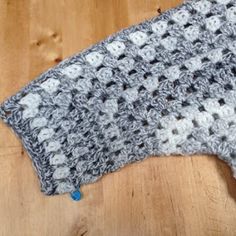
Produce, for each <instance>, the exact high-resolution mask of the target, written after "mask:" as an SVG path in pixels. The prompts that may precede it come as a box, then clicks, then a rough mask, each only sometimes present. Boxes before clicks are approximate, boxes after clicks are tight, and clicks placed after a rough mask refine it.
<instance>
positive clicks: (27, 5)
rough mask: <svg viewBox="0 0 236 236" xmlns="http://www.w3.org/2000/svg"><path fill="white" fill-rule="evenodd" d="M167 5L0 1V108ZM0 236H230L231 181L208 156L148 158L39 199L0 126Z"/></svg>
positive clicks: (12, 139)
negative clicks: (77, 197) (76, 190)
mask: <svg viewBox="0 0 236 236" xmlns="http://www.w3.org/2000/svg"><path fill="white" fill-rule="evenodd" d="M179 3H181V1H177V0H172V1H165V0H159V1H158V0H0V29H1V33H0V72H1V76H0V90H1V91H0V101H3V100H4V99H5V98H6V97H8V96H10V95H11V94H13V93H15V92H17V90H18V89H20V88H21V87H22V86H24V85H25V84H26V83H28V82H30V81H31V80H32V79H33V78H34V77H35V76H37V75H39V74H40V73H41V72H43V71H44V70H46V69H48V68H49V67H51V66H53V65H55V64H57V63H58V62H59V61H61V60H62V59H64V58H65V57H67V56H69V55H72V54H73V53H75V52H78V51H80V50H82V49H83V48H86V47H88V46H90V45H91V44H93V43H96V42H98V41H99V40H102V39H103V38H105V37H106V36H108V35H109V34H111V33H114V32H116V31H118V30H120V29H122V28H123V27H128V26H130V25H132V24H135V23H138V22H140V21H142V20H144V19H148V18H149V17H153V16H155V15H157V14H158V11H160V10H158V9H161V10H162V11H165V10H166V9H168V8H170V7H174V6H176V5H178V4H179ZM0 173H1V181H0V193H1V196H0V225H1V226H0V235H4V236H5V235H6V236H8V235H9V236H10V235H11V236H12V235H14V236H18V235H19V236H22V235H24V236H28V235H29V236H34V235H37V236H44V235H46V236H47V235H48V236H54V235H55V236H58V235H62V236H75V235H78V236H79V235H81V236H82V235H84V236H85V235H86V236H90V235H92V236H93V235H96V236H100V235H104V236H110V235H112V236H126V235H127V236H130V235H135V236H136V235H137V236H150V235H151V236H152V235H153V236H154V235H155V236H156V235H191V236H192V235H197V236H200V235H224V236H228V235H236V223H235V222H236V204H235V199H236V181H235V180H234V179H233V178H232V175H231V172H230V169H229V167H227V166H226V164H225V163H223V162H222V161H220V160H218V159H216V158H215V157H214V156H193V157H174V156H173V157H168V158H167V157H166V158H163V157H161V158H155V157H153V158H149V159H147V160H145V161H142V162H139V163H135V164H131V165H129V166H126V167H124V168H123V169H121V170H120V171H118V172H115V173H112V174H108V175H106V176H104V177H103V178H102V179H101V180H100V181H98V182H96V183H94V184H90V185H87V186H84V187H82V189H81V190H82V192H83V194H84V197H83V200H82V201H80V202H74V201H72V200H71V199H70V197H69V196H68V195H63V196H54V197H47V196H44V195H43V194H42V193H41V192H40V189H39V182H38V179H37V177H36V173H35V172H34V170H33V168H32V164H31V161H30V158H29V157H28V156H27V153H26V152H25V151H24V149H23V148H22V145H21V143H20V141H19V140H18V139H17V138H16V136H15V135H14V134H13V133H12V131H11V130H10V129H9V128H8V127H7V126H6V125H4V124H3V123H2V122H1V123H0Z"/></svg>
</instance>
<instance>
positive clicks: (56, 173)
mask: <svg viewBox="0 0 236 236" xmlns="http://www.w3.org/2000/svg"><path fill="white" fill-rule="evenodd" d="M235 23H236V1H235V0H214V1H213V0H212V1H210V0H198V1H192V0H191V1H186V2H184V3H183V4H181V5H179V6H178V7H175V8H172V9H170V10H168V11H166V12H164V13H162V14H161V15H159V16H156V17H154V18H151V19H149V20H146V21H144V22H141V23H139V24H136V25H133V26H130V27H129V28H126V29H123V30H122V31H119V32H117V33H115V34H113V35H110V36H109V37H107V38H106V39H104V40H103V41H101V42H98V43H96V44H95V45H92V46H90V47H89V48H87V49H85V50H83V51H81V52H79V53H77V54H75V55H73V56H71V57H69V58H67V59H65V60H64V61H62V62H61V63H59V64H58V65H56V66H55V67H53V68H51V69H49V70H48V71H46V72H44V73H42V74H41V75H39V76H38V77H37V78H36V79H35V80H33V81H31V82H30V83H29V84H28V85H26V86H25V87H24V88H22V89H21V90H20V91H19V92H17V93H16V94H15V95H13V96H11V97H9V98H8V99H6V100H5V101H4V102H3V103H2V104H1V106H0V116H1V118H2V119H3V121H4V122H6V123H7V124H8V125H9V126H10V127H11V128H12V129H13V131H14V132H15V133H16V134H17V136H18V137H19V138H20V140H21V142H22V144H23V145H24V147H25V149H26V150H27V152H28V154H29V156H30V157H31V159H32V163H33V166H34V168H35V170H36V172H37V174H38V177H39V180H40V186H41V191H42V192H43V193H45V194H46V195H54V194H62V193H67V192H73V191H75V190H76V189H78V187H79V186H80V185H82V184H87V183H91V182H94V181H96V180H98V179H99V178H100V177H101V176H102V175H104V174H106V173H109V172H113V171H115V170H118V169H119V168H121V167H122V166H124V165H126V164H128V163H131V162H135V161H140V160H142V159H144V158H146V157H148V156H151V155H152V156H153V155H156V156H160V155H166V156H168V155H171V154H180V155H190V154H196V153H199V154H200V153H201V154H214V155H217V156H218V157H219V158H220V159H222V160H224V161H225V162H226V163H228V165H229V166H230V167H231V168H232V170H233V171H234V174H235V175H236V83H235V80H236V40H235V39H236V24H235Z"/></svg>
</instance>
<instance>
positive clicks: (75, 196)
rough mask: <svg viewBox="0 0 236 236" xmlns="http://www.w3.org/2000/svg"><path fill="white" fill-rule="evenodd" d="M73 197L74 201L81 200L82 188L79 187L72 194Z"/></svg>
mask: <svg viewBox="0 0 236 236" xmlns="http://www.w3.org/2000/svg"><path fill="white" fill-rule="evenodd" d="M70 196H71V198H72V199H73V200H74V201H79V200H80V199H81V197H82V196H81V193H80V190H79V189H77V190H76V191H74V192H72V193H71V194H70Z"/></svg>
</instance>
